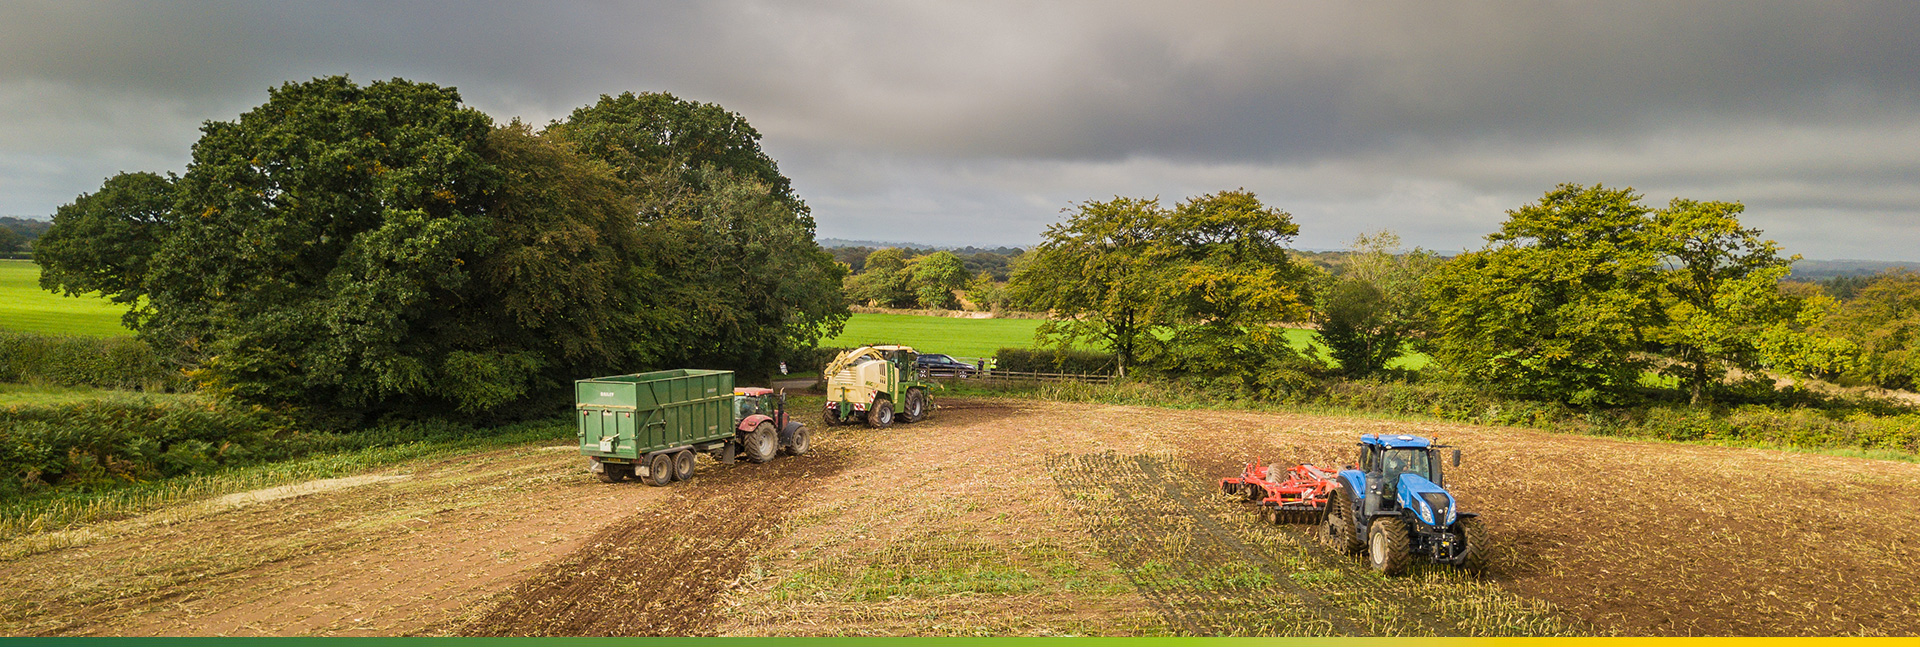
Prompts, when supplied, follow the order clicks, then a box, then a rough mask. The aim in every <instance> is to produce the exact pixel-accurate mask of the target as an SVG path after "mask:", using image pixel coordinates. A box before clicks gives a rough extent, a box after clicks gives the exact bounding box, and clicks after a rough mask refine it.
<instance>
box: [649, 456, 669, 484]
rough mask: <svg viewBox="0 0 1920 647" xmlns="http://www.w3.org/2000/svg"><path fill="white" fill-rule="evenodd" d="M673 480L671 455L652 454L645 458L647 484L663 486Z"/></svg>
mask: <svg viewBox="0 0 1920 647" xmlns="http://www.w3.org/2000/svg"><path fill="white" fill-rule="evenodd" d="M672 482H673V456H672V455H670V454H654V455H653V456H650V457H648V458H647V485H652V486H655V487H664V486H666V485H667V484H669V483H672Z"/></svg>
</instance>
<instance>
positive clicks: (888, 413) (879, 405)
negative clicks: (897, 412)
mask: <svg viewBox="0 0 1920 647" xmlns="http://www.w3.org/2000/svg"><path fill="white" fill-rule="evenodd" d="M892 425H893V401H892V400H874V401H873V406H871V407H867V426H868V427H872V428H874V429H886V428H887V427H890V426H892Z"/></svg>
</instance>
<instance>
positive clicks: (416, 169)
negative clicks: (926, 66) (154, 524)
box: [44, 77, 846, 416]
mask: <svg viewBox="0 0 1920 647" xmlns="http://www.w3.org/2000/svg"><path fill="white" fill-rule="evenodd" d="M757 140H758V133H756V132H754V131H752V129H751V127H749V126H747V125H746V123H745V121H744V120H743V119H740V118H739V117H738V115H734V114H733V113H729V112H726V111H725V110H722V109H719V108H718V107H717V106H712V105H711V104H692V103H687V102H681V101H678V100H677V99H673V98H672V97H670V96H666V95H641V96H636V95H622V97H620V98H607V99H603V101H602V104H600V105H598V106H596V107H591V108H587V109H583V110H582V111H578V112H576V113H575V114H574V115H573V116H572V117H571V118H570V120H569V121H568V122H566V124H564V125H563V126H556V127H553V128H550V129H548V130H546V131H543V132H539V133H536V132H533V131H532V129H531V128H529V127H527V126H525V125H523V124H520V123H518V122H513V123H509V124H506V125H504V126H496V125H495V124H494V123H493V122H492V120H491V119H490V118H489V117H487V116H486V115H485V114H482V113H480V112H479V111H477V110H474V109H472V108H470V107H467V106H465V105H463V104H462V103H461V101H460V97H459V94H458V93H457V92H455V91H454V90H453V89H452V88H446V87H441V86H436V85H433V84H427V83H415V82H411V81H405V80H399V79H395V80H392V81H382V82H375V83H372V84H369V85H366V86H360V85H357V84H355V83H353V82H351V81H349V80H348V79H346V78H345V77H329V78H321V79H314V80H312V81H308V82H304V83H288V84H285V85H282V86H280V87H278V88H275V89H273V90H271V91H270V92H269V96H268V100H267V102H266V103H265V104H262V105H260V106H258V107H256V108H254V109H252V110H249V111H247V112H246V113H244V114H242V115H241V116H240V118H239V119H238V120H236V121H233V122H209V123H207V124H206V126H205V127H204V128H203V134H202V136H201V138H200V140H199V142H198V143H196V144H195V145H194V148H193V159H192V162H191V163H190V164H189V165H188V167H187V170H186V172H185V174H184V175H182V176H181V177H180V178H179V179H178V180H177V181H171V182H169V181H166V180H165V179H164V178H158V177H157V176H148V175H128V176H120V177H116V178H115V179H112V180H109V181H108V183H107V185H106V186H104V187H102V190H101V191H99V192H96V193H95V194H92V195H90V196H82V197H81V198H80V199H79V200H76V202H75V203H74V204H73V205H69V206H68V207H63V208H62V212H61V214H60V215H59V216H57V218H56V220H57V221H58V222H57V223H56V229H59V230H60V232H59V235H58V236H56V237H55V243H56V248H57V249H58V250H59V251H56V253H54V254H53V255H51V256H48V257H46V258H45V259H44V262H45V264H46V267H47V272H46V276H47V277H48V281H49V285H50V286H52V287H57V288H60V289H63V290H66V291H69V292H87V291H100V292H106V293H108V294H110V295H113V296H114V297H115V298H116V300H120V301H122V302H124V303H128V304H134V305H137V309H136V310H135V311H133V312H132V313H131V315H130V321H131V323H132V325H133V327H134V328H135V329H136V331H137V333H138V334H139V336H140V337H141V338H143V339H145V340H146V341H148V342H149V343H151V344H152V345H153V346H154V347H155V348H156V349H158V350H161V351H162V352H166V353H169V354H171V355H172V356H174V357H175V358H176V359H177V360H179V361H180V362H181V363H182V364H183V365H185V366H188V367H190V368H192V369H193V374H194V375H195V376H196V378H197V379H198V380H199V381H200V382H201V384H202V385H203V386H205V387H206V388H207V389H209V390H210V391H212V392H214V393H217V394H221V395H224V396H227V397H230V398H233V399H236V400H239V401H242V402H250V403H261V404H290V405H295V406H302V407H311V408H315V409H327V410H336V411H342V412H347V413H358V414H378V413H384V412H410V413H427V414H433V413H441V412H446V413H452V412H460V413H464V414H467V415H489V416H498V415H517V412H519V411H524V410H527V409H528V408H529V407H538V406H542V405H543V403H549V404H550V403H556V402H558V401H560V399H562V398H564V396H565V395H566V389H565V387H566V385H568V384H570V383H571V381H572V380H574V379H577V378H579V377H583V376H587V375H593V374H604V373H606V372H633V371H638V370H645V369H649V368H665V367H674V366H688V365H698V366H706V367H716V368H734V369H739V370H750V371H751V370H759V371H765V370H766V369H767V367H770V366H772V365H773V364H774V363H776V362H777V361H779V359H780V358H781V357H782V356H783V354H784V353H785V352H786V351H787V350H790V349H794V348H804V347H811V345H812V344H813V343H814V341H816V340H817V339H818V338H819V337H820V336H821V335H822V334H824V333H827V332H829V331H830V330H831V329H832V328H833V327H834V326H836V325H838V323H839V322H840V321H843V320H844V318H845V316H846V314H845V308H844V305H843V304H842V303H841V301H840V300H839V298H838V295H839V289H840V286H839V280H840V274H839V272H838V266H837V265H835V264H833V263H832V262H831V260H830V258H828V257H827V256H826V255H825V254H824V253H823V252H821V250H820V248H819V246H818V245H817V244H816V243H815V242H814V241H813V223H812V220H811V218H810V217H808V216H806V214H805V209H804V204H802V203H800V202H799V200H798V198H797V197H795V196H794V195H792V192H791V190H790V187H789V186H788V184H787V183H786V182H785V179H784V178H782V177H778V171H777V168H776V167H775V166H774V165H773V163H772V160H770V159H767V158H766V157H765V155H764V154H763V153H761V152H760V151H759V147H758V143H757ZM50 233H51V232H50Z"/></svg>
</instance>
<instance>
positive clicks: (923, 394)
mask: <svg viewBox="0 0 1920 647" xmlns="http://www.w3.org/2000/svg"><path fill="white" fill-rule="evenodd" d="M901 404H903V405H905V406H904V408H902V409H901V410H900V421H901V422H920V421H922V420H926V419H927V390H926V389H922V388H918V387H915V388H911V389H907V400H906V402H903V403H901Z"/></svg>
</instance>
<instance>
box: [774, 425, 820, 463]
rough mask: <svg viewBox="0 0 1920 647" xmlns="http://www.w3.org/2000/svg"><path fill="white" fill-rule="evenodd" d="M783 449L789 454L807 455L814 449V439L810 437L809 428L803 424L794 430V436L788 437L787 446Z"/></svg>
mask: <svg viewBox="0 0 1920 647" xmlns="http://www.w3.org/2000/svg"><path fill="white" fill-rule="evenodd" d="M781 451H784V452H786V453H787V455H789V456H805V455H807V452H809V451H813V439H812V438H810V437H808V435H807V428H806V427H805V426H802V427H800V428H798V429H795V430H793V437H792V438H789V439H787V448H786V449H784V450H781Z"/></svg>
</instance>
